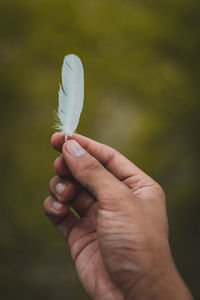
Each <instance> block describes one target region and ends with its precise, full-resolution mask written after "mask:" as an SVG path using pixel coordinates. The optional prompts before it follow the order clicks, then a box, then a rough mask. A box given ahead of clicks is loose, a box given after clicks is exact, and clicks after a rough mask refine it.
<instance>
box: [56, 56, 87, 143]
mask: <svg viewBox="0 0 200 300" xmlns="http://www.w3.org/2000/svg"><path fill="white" fill-rule="evenodd" d="M83 100H84V71H83V66H82V63H81V60H80V58H79V57H78V56H76V55H74V54H70V55H67V56H65V58H64V62H63V66H62V84H61V85H60V90H59V105H58V118H59V122H60V124H59V126H58V128H59V129H60V130H61V131H63V132H64V133H65V139H66V140H67V137H68V136H71V135H72V134H73V133H74V131H75V130H76V128H77V126H78V123H79V119H80V114H81V111H82V108H83Z"/></svg>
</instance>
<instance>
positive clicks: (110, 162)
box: [51, 133, 147, 181]
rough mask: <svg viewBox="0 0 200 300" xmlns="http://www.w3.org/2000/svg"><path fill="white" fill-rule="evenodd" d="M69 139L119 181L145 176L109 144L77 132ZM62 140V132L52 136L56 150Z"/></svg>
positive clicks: (63, 140) (62, 142)
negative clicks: (75, 142) (74, 141)
mask: <svg viewBox="0 0 200 300" xmlns="http://www.w3.org/2000/svg"><path fill="white" fill-rule="evenodd" d="M70 139H73V140H76V141H77V142H78V143H79V144H80V145H81V146H82V147H83V148H84V149H86V150H87V152H88V153H90V154H91V155H92V156H94V157H95V158H96V159H97V160H98V161H99V162H100V163H102V165H103V166H104V167H105V168H106V169H107V170H109V171H110V172H111V173H112V174H113V175H114V176H115V177H117V178H118V179H119V180H121V181H123V180H126V179H127V178H129V177H131V176H137V175H140V176H141V177H144V176H145V177H146V176H147V175H146V174H145V173H144V172H143V171H142V170H140V169H139V168H138V167H137V166H135V165H134V164H133V163H132V162H131V161H129V160H128V159H127V158H126V157H124V156H123V155H122V154H121V153H119V152H118V151H116V150H115V149H113V148H111V147H109V146H106V145H104V144H101V143H98V142H95V141H93V140H92V139H89V138H86V137H84V136H82V135H79V134H73V136H72V137H70V138H69V140H70ZM64 142H65V138H64V134H63V133H55V134H54V135H53V136H52V139H51V143H52V146H53V147H54V148H55V149H56V150H57V151H60V152H61V151H62V146H63V144H64Z"/></svg>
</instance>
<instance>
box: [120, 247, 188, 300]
mask: <svg viewBox="0 0 200 300" xmlns="http://www.w3.org/2000/svg"><path fill="white" fill-rule="evenodd" d="M125 296H126V299H128V300H132V299H135V300H141V299H142V300H143V299H149V300H151V299H153V300H157V299H158V300H160V299H162V300H165V299H166V300H168V299H172V300H179V299H180V300H191V299H193V298H192V295H191V293H190V291H189V290H188V288H187V286H186V284H185V283H184V281H183V279H182V278H181V276H180V274H179V273H178V271H177V269H176V266H175V264H174V261H173V258H172V255H171V253H170V248H169V245H168V246H167V247H165V255H164V256H163V257H161V255H160V256H159V255H158V256H157V258H156V259H155V264H153V265H152V268H151V269H150V270H149V272H147V273H146V274H143V276H141V279H140V280H137V282H136V283H134V284H133V286H132V288H131V289H129V292H128V293H127V294H126V295H125Z"/></svg>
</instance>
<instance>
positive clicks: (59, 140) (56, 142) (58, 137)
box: [51, 132, 65, 152]
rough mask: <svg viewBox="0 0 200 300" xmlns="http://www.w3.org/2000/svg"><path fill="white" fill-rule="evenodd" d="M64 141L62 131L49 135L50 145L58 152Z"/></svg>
mask: <svg viewBox="0 0 200 300" xmlns="http://www.w3.org/2000/svg"><path fill="white" fill-rule="evenodd" d="M64 142H65V135H64V133H62V132H56V133H54V134H53V135H52V137H51V145H52V146H53V148H54V149H55V150H57V151H59V152H61V150H62V146H63V144H64Z"/></svg>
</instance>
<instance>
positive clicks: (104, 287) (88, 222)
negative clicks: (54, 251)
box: [59, 193, 123, 299]
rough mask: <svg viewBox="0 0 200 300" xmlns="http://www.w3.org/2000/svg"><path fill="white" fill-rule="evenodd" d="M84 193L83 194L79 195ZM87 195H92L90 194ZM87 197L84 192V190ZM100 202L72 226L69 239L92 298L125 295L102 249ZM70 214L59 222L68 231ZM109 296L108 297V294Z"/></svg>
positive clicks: (85, 286)
mask: <svg viewBox="0 0 200 300" xmlns="http://www.w3.org/2000/svg"><path fill="white" fill-rule="evenodd" d="M80 196H81V195H80ZM88 198H91V196H90V195H89V194H88ZM84 200H86V199H85V193H84ZM97 213H98V203H97V202H95V200H94V204H93V205H92V207H91V208H90V209H89V210H88V211H87V212H86V213H85V215H84V216H83V217H82V218H81V219H80V220H78V221H77V223H76V225H75V226H74V227H73V228H72V230H71V232H70V234H69V236H68V243H69V246H70V250H71V255H72V258H73V261H74V263H75V266H76V271H77V274H78V276H79V279H80V281H81V283H82V285H83V287H84V289H85V290H86V292H87V293H88V295H89V296H91V297H92V299H103V296H104V295H106V296H107V299H123V297H122V295H121V292H120V291H119V290H118V289H117V288H116V286H115V285H114V283H113V282H112V281H111V279H110V277H109V275H108V273H107V271H106V269H105V266H104V263H103V260H102V256H101V252H100V249H99V244H98V240H97V231H96V220H97ZM67 218H68V216H66V217H65V219H63V220H62V222H61V223H60V224H59V231H60V232H61V233H62V234H63V235H65V231H66V221H67ZM108 297H109V298H108Z"/></svg>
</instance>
